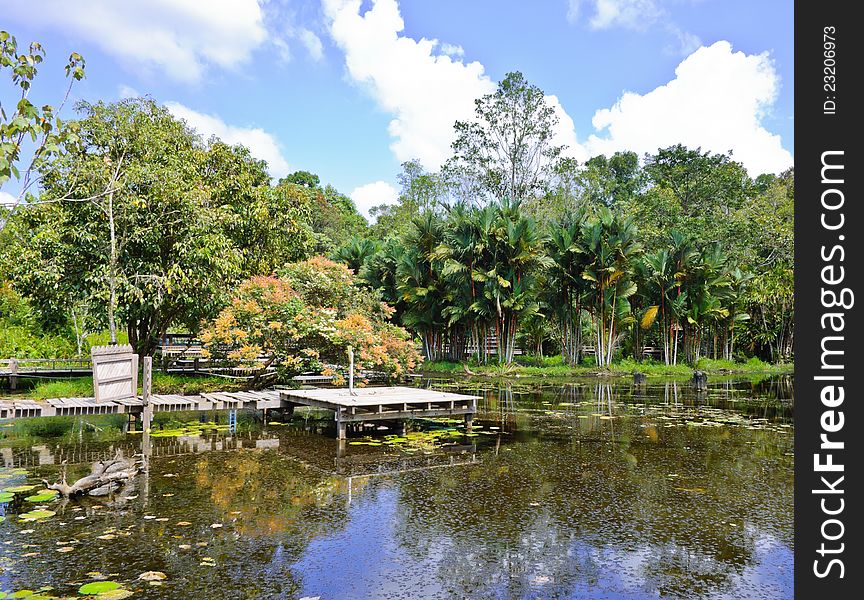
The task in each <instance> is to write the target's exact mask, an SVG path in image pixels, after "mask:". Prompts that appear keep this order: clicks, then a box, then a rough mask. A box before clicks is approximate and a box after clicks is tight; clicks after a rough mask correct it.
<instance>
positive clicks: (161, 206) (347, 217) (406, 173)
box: [0, 34, 794, 375]
mask: <svg viewBox="0 0 864 600" xmlns="http://www.w3.org/2000/svg"><path fill="white" fill-rule="evenodd" d="M9 39H10V38H9V36H8V34H6V38H4V45H3V57H4V62H3V65H2V68H3V70H4V71H5V70H9V71H10V74H11V76H12V77H11V78H12V82H13V85H14V86H17V87H16V89H17V88H20V90H19V91H21V100H20V101H18V103H17V104H16V105H15V106H14V111H13V110H9V111H4V113H3V117H2V118H3V122H2V129H0V142H2V144H0V150H2V154H0V167H2V169H0V183H4V182H6V181H13V182H17V184H18V185H19V187H20V189H21V190H22V191H21V193H20V194H19V197H18V198H17V199H16V202H15V204H13V205H9V206H5V207H2V208H0V211H2V212H0V358H10V357H19V358H20V357H62V356H75V355H82V354H87V352H88V351H89V347H90V346H91V345H94V344H97V343H107V342H116V341H118V340H120V341H128V342H129V343H130V344H132V345H133V347H134V348H135V349H136V351H137V352H139V353H140V354H142V355H148V354H153V352H154V351H155V350H156V348H157V346H158V344H159V341H160V339H161V338H162V337H164V335H165V334H167V333H171V332H188V333H192V334H194V335H196V336H198V337H200V338H201V339H202V340H203V341H204V343H205V345H206V348H207V350H206V351H207V352H208V354H209V355H210V356H211V357H212V358H213V359H214V360H215V359H220V360H225V361H233V362H236V363H242V362H254V361H256V360H260V357H262V356H263V357H265V358H266V361H267V364H268V365H269V364H274V365H277V366H278V367H279V368H280V370H281V371H282V372H284V373H286V374H290V373H296V372H300V371H306V370H309V369H318V370H322V369H328V368H331V367H332V366H333V365H334V364H342V363H344V356H345V351H346V348H347V347H348V346H351V347H352V348H354V349H357V351H358V356H359V360H360V363H361V365H366V366H367V367H368V368H373V369H378V370H383V371H386V372H387V373H389V374H391V375H397V374H401V373H403V372H405V371H410V370H413V369H415V368H416V367H417V366H418V365H419V364H420V362H421V361H422V360H425V361H433V362H434V361H442V360H447V361H466V362H471V363H472V364H489V363H494V364H503V365H506V364H510V363H512V362H513V361H515V360H517V357H520V356H522V357H524V356H532V357H537V356H544V355H546V356H550V355H560V357H561V360H562V361H563V363H564V364H566V365H578V364H591V365H594V366H595V367H597V368H600V369H602V368H606V367H609V366H610V365H613V364H614V363H615V362H616V361H619V360H622V359H624V358H627V359H633V360H636V361H642V360H654V361H658V362H660V363H662V364H664V365H676V364H687V365H695V364H696V363H697V362H698V361H699V360H700V358H703V357H707V358H717V359H725V360H728V361H744V360H747V359H750V358H752V357H757V358H759V359H761V360H764V361H770V362H774V363H780V362H788V361H790V359H791V358H792V356H793V353H794V340H793V326H794V312H793V208H794V195H793V188H794V175H793V173H792V172H791V171H787V172H785V173H781V174H759V175H757V176H752V174H749V173H748V172H747V170H746V169H745V168H744V167H743V166H742V165H741V164H740V163H738V162H736V161H735V159H734V156H732V155H731V153H725V154H724V153H712V152H705V151H703V150H702V149H701V148H688V147H684V146H682V145H676V146H671V147H667V148H658V149H657V151H656V152H655V153H653V154H648V155H645V156H637V155H636V154H635V153H632V152H618V153H615V154H614V155H611V156H594V157H592V158H590V159H588V160H586V161H584V162H580V161H577V160H576V159H575V158H573V157H572V156H571V155H569V154H568V149H567V148H566V147H564V146H559V145H556V144H555V137H554V129H555V126H556V123H557V117H556V116H555V112H554V111H553V110H552V108H551V107H550V106H549V105H548V103H547V102H546V99H545V94H544V92H543V91H542V90H540V89H539V88H537V87H536V86H534V85H531V84H530V83H529V82H528V81H527V80H526V79H525V77H524V76H523V75H522V74H521V73H517V72H514V73H509V74H507V76H506V77H505V78H504V79H503V80H502V81H501V82H500V83H499V84H498V89H497V90H496V91H495V92H494V93H492V94H489V95H487V96H484V97H482V98H478V99H477V100H476V107H475V114H474V118H473V119H472V120H470V121H464V122H463V121H457V122H456V123H455V124H454V131H453V139H454V142H453V144H452V156H451V158H450V159H449V160H448V161H447V162H446V163H445V164H444V165H442V167H441V168H440V169H439V170H437V171H429V170H427V169H425V168H424V167H423V166H422V165H421V164H420V162H419V161H409V162H406V163H404V164H403V165H402V170H401V172H400V173H399V174H398V182H399V185H400V187H401V190H400V195H399V200H398V203H397V204H382V205H380V206H377V207H375V208H373V209H372V210H371V211H370V216H371V219H370V220H367V219H366V218H365V217H364V216H363V215H361V214H360V213H359V212H358V211H357V209H356V207H355V205H354V203H353V202H352V200H351V199H350V198H349V197H348V196H347V195H345V194H344V193H342V192H340V191H339V190H337V189H335V188H334V187H333V186H331V185H327V184H326V183H324V182H322V181H321V180H320V178H319V176H318V175H317V174H315V173H312V172H308V171H297V172H294V173H292V174H290V175H288V176H286V177H284V178H281V179H279V180H274V178H272V177H271V176H270V174H269V172H268V168H267V165H266V163H264V162H263V161H261V160H258V159H256V158H254V157H253V156H252V155H251V154H250V152H249V150H248V149H246V148H244V147H242V146H230V145H227V144H225V143H224V142H222V141H221V140H219V139H217V138H215V137H212V138H209V139H204V138H202V137H201V136H199V135H198V134H197V133H196V132H195V131H194V130H192V129H190V128H189V127H188V125H187V124H186V123H185V122H184V121H181V120H178V119H176V118H175V117H174V116H173V115H172V114H171V113H170V112H169V111H168V109H167V108H165V107H164V106H162V105H160V104H159V103H157V102H156V101H155V100H153V99H152V98H149V97H142V98H131V99H126V100H121V101H117V102H108V101H96V102H83V101H82V102H79V103H77V104H76V106H75V107H74V111H75V115H74V117H75V118H74V119H68V120H61V119H60V118H59V116H58V114H59V111H55V109H53V108H51V107H50V106H45V107H42V108H41V109H40V108H38V107H36V106H34V105H32V104H30V102H29V101H28V100H27V93H28V92H29V88H30V85H31V84H32V83H33V81H34V79H35V75H36V71H35V69H33V70H32V71H28V70H27V69H26V68H23V69H22V68H21V67H20V65H22V64H23V65H24V66H25V67H26V65H27V64H29V63H28V62H27V60H24V61H23V62H22V61H21V60H19V59H20V57H21V56H25V57H26V56H30V57H31V58H32V57H33V56H37V55H38V49H37V50H36V51H35V54H34V50H33V49H32V48H31V51H30V54H27V53H22V52H20V51H19V49H17V47H16V46H14V44H12V45H10V42H9ZM11 39H12V41H13V42H14V38H11ZM10 57H11V58H10ZM13 58H14V59H15V60H13ZM78 58H80V57H78ZM35 64H38V61H36V62H35ZM77 69H82V71H81V75H82V76H83V59H82V62H81V63H80V64H79V62H78V59H77V58H76V57H75V56H73V57H71V58H70V67H67V76H68V77H69V81H70V85H72V84H74V82H75V80H76V79H78V77H77V75H78V71H77ZM24 84H26V85H24ZM10 108H11V106H10ZM24 140H27V141H26V142H24ZM27 144H29V145H30V146H31V147H33V148H35V150H33V151H32V159H29V158H26V153H22V148H25V147H26V146H27ZM646 349H647V350H648V351H649V352H648V353H646ZM649 356H650V357H653V358H650V359H649V358H648V357H649ZM339 361H342V363H340V362H339Z"/></svg>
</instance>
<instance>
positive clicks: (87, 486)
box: [42, 451, 138, 498]
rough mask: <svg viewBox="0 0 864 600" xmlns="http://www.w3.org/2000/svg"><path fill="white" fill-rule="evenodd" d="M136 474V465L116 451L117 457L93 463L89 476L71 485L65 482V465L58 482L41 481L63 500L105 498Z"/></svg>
mask: <svg viewBox="0 0 864 600" xmlns="http://www.w3.org/2000/svg"><path fill="white" fill-rule="evenodd" d="M137 474H138V463H137V462H136V461H134V460H132V459H127V458H123V457H122V455H121V454H120V452H119V451H118V452H117V455H116V456H115V457H114V458H113V459H111V460H109V461H101V460H100V461H98V462H96V463H93V466H92V467H91V468H90V474H89V475H85V476H84V477H82V478H81V479H78V480H77V481H75V483H73V484H72V485H69V483H68V482H67V481H66V465H63V471H62V473H61V476H60V481H59V482H57V483H48V482H47V481H45V480H44V479H43V480H42V481H43V483H44V484H45V487H47V488H48V489H49V490H56V491H58V492H60V494H61V495H63V497H65V498H69V497H70V496H76V495H78V494H90V495H93V496H105V495H108V494H110V493H111V492H112V491H114V490H116V489H117V488H119V487H120V486H121V485H122V484H123V483H125V482H127V481H129V480H131V479H132V478H133V477H135V475H137Z"/></svg>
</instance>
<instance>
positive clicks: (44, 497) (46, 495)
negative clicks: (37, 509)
mask: <svg viewBox="0 0 864 600" xmlns="http://www.w3.org/2000/svg"><path fill="white" fill-rule="evenodd" d="M59 495H60V494H59V492H57V491H56V490H42V491H41V492H39V493H38V494H33V495H32V496H27V497H26V498H24V499H25V500H26V501H27V502H34V503H40V502H51V501H52V500H56V499H57V498H58V497H59Z"/></svg>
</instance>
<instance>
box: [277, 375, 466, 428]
mask: <svg viewBox="0 0 864 600" xmlns="http://www.w3.org/2000/svg"><path fill="white" fill-rule="evenodd" d="M280 396H281V399H282V401H283V402H284V403H285V405H286V408H289V409H290V408H292V407H293V406H294V405H302V406H312V407H315V408H323V409H326V410H332V411H333V416H334V419H335V421H336V437H337V438H338V439H340V440H342V439H345V436H346V433H347V428H348V424H349V423H357V422H364V421H382V420H387V421H396V422H401V421H404V420H405V419H419V418H429V417H448V416H457V415H459V416H462V415H464V417H465V423H466V424H467V425H468V426H469V427H470V426H471V421H472V419H473V416H474V413H476V412H477V400H478V399H479V397H478V396H466V395H464V394H451V393H449V392H437V391H434V390H424V389H420V388H408V387H369V388H359V389H354V390H348V389H346V388H334V389H314V390H282V391H281V392H280Z"/></svg>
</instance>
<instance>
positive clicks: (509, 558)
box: [0, 380, 793, 599]
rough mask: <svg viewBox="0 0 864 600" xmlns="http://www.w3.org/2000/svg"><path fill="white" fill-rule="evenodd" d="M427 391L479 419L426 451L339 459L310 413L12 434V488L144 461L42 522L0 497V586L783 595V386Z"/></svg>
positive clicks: (788, 476)
mask: <svg viewBox="0 0 864 600" xmlns="http://www.w3.org/2000/svg"><path fill="white" fill-rule="evenodd" d="M432 385H435V386H439V387H450V388H458V389H463V390H465V391H470V392H477V393H478V395H481V396H482V398H483V399H482V401H481V402H480V410H481V415H480V418H479V419H478V420H477V421H475V424H476V425H477V428H476V432H475V433H472V434H471V435H470V436H469V435H465V436H462V437H461V438H459V439H455V440H448V441H447V443H445V444H441V445H440V446H439V447H437V448H435V449H431V450H430V449H425V450H423V451H412V450H411V449H410V448H400V447H394V446H386V445H382V446H366V445H359V446H358V445H351V444H350V443H349V444H348V445H347V446H343V447H342V448H341V450H340V447H339V444H338V443H337V441H336V440H335V439H332V437H327V435H326V430H327V429H328V427H330V422H329V421H328V420H326V419H322V418H319V415H315V414H311V415H301V416H300V417H298V419H297V420H295V421H294V422H293V423H292V424H290V425H277V424H272V425H268V424H256V423H255V422H254V421H253V419H252V415H240V424H239V426H238V433H235V434H233V435H227V434H224V433H214V434H201V435H193V436H181V437H174V438H166V437H161V438H160V437H152V438H149V439H142V437H141V436H140V435H139V436H138V437H135V436H131V435H126V436H124V435H122V434H120V435H119V436H118V437H116V438H111V436H110V435H108V433H106V432H105V431H104V430H103V431H102V432H101V433H100V432H96V431H95V430H92V429H87V428H85V429H84V433H83V434H81V435H79V434H78V432H80V431H81V430H82V428H81V427H80V426H79V427H78V430H77V431H76V433H75V435H74V436H71V437H70V436H69V435H68V432H64V431H58V435H57V436H54V437H48V436H42V437H37V438H34V436H32V435H31V434H30V433H29V432H28V431H27V430H26V426H24V425H16V426H15V427H13V428H6V429H4V436H5V439H4V440H3V441H2V447H0V456H2V461H3V464H4V465H5V466H6V469H7V471H8V469H9V468H11V467H17V466H19V465H24V466H26V467H27V468H28V469H29V474H28V475H20V476H15V475H13V476H12V477H13V483H15V481H16V480H14V477H18V479H20V480H23V479H27V478H28V477H29V479H31V480H35V479H37V478H41V477H45V478H46V479H52V478H53V477H56V475H57V472H58V470H59V468H60V467H59V464H60V463H61V462H63V461H67V463H68V464H69V469H70V476H71V475H72V474H73V473H77V472H82V473H83V472H84V471H86V470H87V464H86V463H89V462H91V461H93V460H96V459H97V458H101V457H106V456H112V455H113V453H114V452H115V451H116V450H117V449H120V450H121V451H123V452H124V453H128V454H132V453H140V452H142V451H145V450H146V452H144V453H145V454H147V455H148V457H149V458H148V469H147V471H146V472H145V473H144V474H142V475H141V476H140V477H139V479H138V482H137V488H136V490H135V491H134V492H133V493H132V494H131V495H130V496H129V498H130V499H129V500H127V501H126V502H121V503H113V504H112V503H107V502H105V501H102V500H98V499H90V498H86V499H83V500H74V501H70V502H68V503H65V504H62V503H55V504H54V505H53V507H52V508H51V510H55V511H56V512H57V513H58V514H57V516H56V517H54V518H51V519H48V520H46V521H44V522H39V523H22V522H19V521H18V519H17V518H15V517H14V516H13V515H16V514H18V513H20V512H21V511H22V509H24V507H23V505H22V502H21V500H20V499H17V498H16V500H15V502H13V503H12V504H10V505H7V506H6V509H5V510H6V514H7V516H8V517H9V518H7V519H6V521H5V522H3V523H0V532H2V534H3V537H4V541H6V542H8V543H6V544H4V545H3V546H2V547H0V552H2V553H3V560H2V561H0V590H4V591H8V590H14V589H22V588H24V587H27V588H29V589H35V588H37V587H39V586H41V585H51V586H53V587H54V588H55V590H56V591H55V592H53V593H57V594H60V593H63V594H74V593H75V590H76V589H77V586H76V585H74V584H80V583H81V582H84V581H86V580H87V579H88V575H87V573H88V572H91V573H92V572H97V571H98V572H101V573H105V574H110V573H116V575H114V576H113V578H114V579H116V580H117V581H122V582H124V583H125V584H126V585H127V587H129V588H130V589H135V590H136V597H142V598H159V597H192V596H198V595H202V594H204V595H207V594H210V595H216V596H219V597H232V598H235V597H236V598H247V597H248V598H292V597H297V598H299V597H302V596H321V598H372V597H392V598H399V597H401V598H418V597H432V598H434V597H441V598H453V597H459V598H462V597H470V598H522V597H530V598H534V597H543V598H547V597H548V598H552V597H575V598H628V599H631V598H637V599H638V598H656V597H658V596H660V597H679V598H693V597H706V598H724V597H726V598H740V597H756V598H784V597H791V594H792V487H793V479H792V427H791V419H792V414H791V403H790V399H791V392H792V391H791V387H790V386H791V384H790V383H789V382H788V381H787V382H781V381H780V380H769V381H761V382H752V381H731V380H730V381H718V382H712V384H711V385H710V386H709V389H708V390H707V392H705V393H698V392H697V391H696V390H693V389H692V388H690V386H689V385H688V384H687V383H686V382H684V383H682V382H657V383H652V382H650V381H649V383H648V384H647V385H645V386H633V385H630V384H629V383H620V382H604V381H600V382H598V381H596V380H586V381H577V382H571V383H568V384H564V385H561V384H559V385H544V384H535V383H518V384H517V383H511V384H497V383H489V384H482V385H481V384H464V383H460V382H447V381H436V382H433V383H432ZM74 425H75V423H74V422H73V423H69V424H68V426H69V427H70V428H71V427H73V426H74ZM416 426H417V427H427V426H429V425H423V424H417V425H416ZM88 431H89V432H90V433H89V434H88ZM322 431H324V432H325V435H322ZM331 435H332V433H331ZM106 438H107V439H106ZM349 441H350V440H349ZM148 445H149V450H148V449H147V446H148ZM73 463H74V464H73ZM4 485H6V484H5V483H4ZM26 531H30V532H29V533H25V532H26ZM106 532H107V533H106ZM58 541H62V542H63V543H64V544H67V546H64V547H72V548H74V551H71V552H68V553H65V554H58V553H57V550H56V548H57V547H58V545H57V542H58ZM73 542H74V543H73ZM146 570H160V571H164V572H165V573H166V574H168V576H169V579H168V580H166V582H165V584H164V585H163V586H162V587H161V588H152V587H150V586H147V585H146V584H142V583H139V582H137V581H136V577H137V575H138V574H139V573H141V572H143V571H146Z"/></svg>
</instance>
